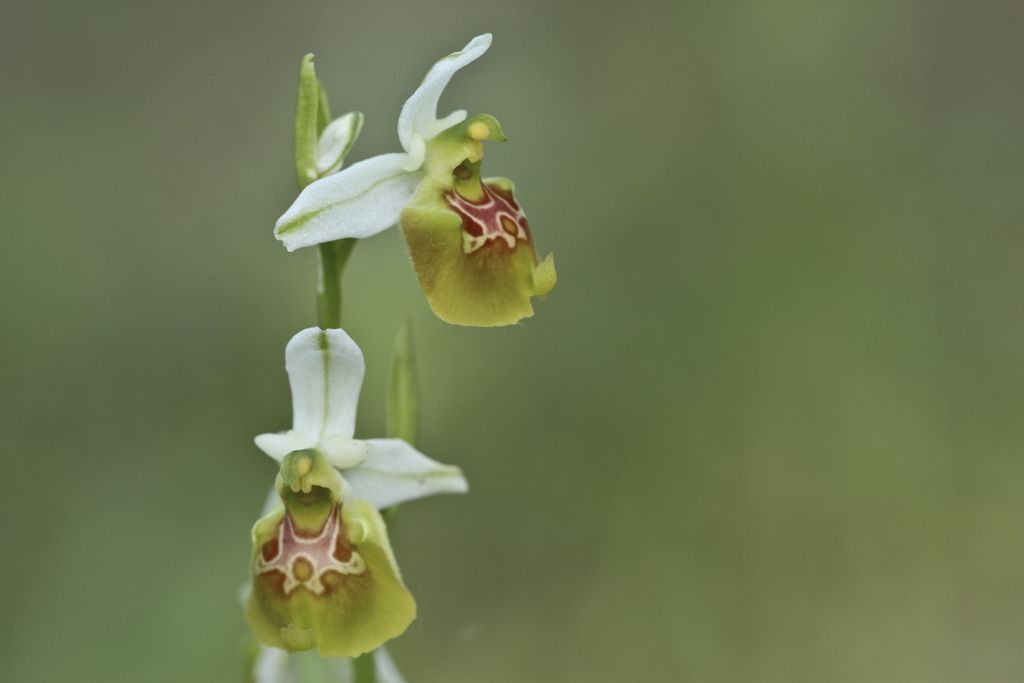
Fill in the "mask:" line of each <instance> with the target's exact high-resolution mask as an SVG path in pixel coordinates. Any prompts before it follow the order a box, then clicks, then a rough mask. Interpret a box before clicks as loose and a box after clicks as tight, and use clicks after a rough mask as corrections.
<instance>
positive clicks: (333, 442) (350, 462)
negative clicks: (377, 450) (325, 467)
mask: <svg viewBox="0 0 1024 683" xmlns="http://www.w3.org/2000/svg"><path fill="white" fill-rule="evenodd" d="M320 451H321V452H322V453H323V454H324V455H325V456H326V457H327V462H329V463H331V465H333V466H334V467H336V468H337V469H339V470H347V469H350V468H352V467H355V466H356V465H358V464H359V463H361V462H363V461H364V460H366V456H367V454H368V453H369V451H370V447H369V446H367V445H366V442H365V441H359V440H357V439H353V438H350V437H345V436H341V435H340V434H336V435H334V436H325V437H324V438H323V441H321V442H320Z"/></svg>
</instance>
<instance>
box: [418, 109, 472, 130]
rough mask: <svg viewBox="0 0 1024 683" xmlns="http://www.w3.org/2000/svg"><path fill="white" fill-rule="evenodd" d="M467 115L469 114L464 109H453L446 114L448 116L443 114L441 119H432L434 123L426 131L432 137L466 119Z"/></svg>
mask: <svg viewBox="0 0 1024 683" xmlns="http://www.w3.org/2000/svg"><path fill="white" fill-rule="evenodd" d="M467 116H469V114H468V113H467V112H466V110H465V109H458V110H456V111H453V112H452V113H451V114H448V116H445V117H444V118H442V119H438V120H437V121H434V125H433V126H431V127H430V130H429V131H427V133H428V134H429V135H430V137H434V136H435V135H437V134H438V133H440V132H441V131H442V130H447V129H449V128H451V127H452V126H454V125H455V124H457V123H462V122H463V121H465V120H466V117H467Z"/></svg>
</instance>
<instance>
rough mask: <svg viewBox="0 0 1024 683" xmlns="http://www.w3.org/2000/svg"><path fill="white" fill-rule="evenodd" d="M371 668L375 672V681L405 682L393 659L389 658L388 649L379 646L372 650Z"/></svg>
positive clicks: (387, 682) (381, 682) (379, 682)
mask: <svg viewBox="0 0 1024 683" xmlns="http://www.w3.org/2000/svg"><path fill="white" fill-rule="evenodd" d="M373 668H374V669H375V670H376V673H377V683H405V679H404V678H402V674H401V672H399V671H398V666H396V665H395V660H393V659H392V658H391V655H390V654H388V651H387V650H385V649H384V648H382V647H380V648H377V649H376V650H374V652H373Z"/></svg>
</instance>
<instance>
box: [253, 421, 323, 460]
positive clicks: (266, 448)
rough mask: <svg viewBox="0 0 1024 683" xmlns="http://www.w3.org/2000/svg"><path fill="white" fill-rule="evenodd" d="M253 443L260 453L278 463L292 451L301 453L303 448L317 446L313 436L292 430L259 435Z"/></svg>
mask: <svg viewBox="0 0 1024 683" xmlns="http://www.w3.org/2000/svg"><path fill="white" fill-rule="evenodd" d="M255 441H256V446H257V447H258V448H259V449H260V450H261V451H263V452H264V453H266V454H267V455H269V456H270V457H271V458H273V459H274V460H277V461H278V462H280V461H281V460H283V459H284V456H286V455H288V454H289V453H291V452H292V451H301V450H302V449H304V448H313V447H315V446H316V445H317V439H316V437H315V436H311V435H308V434H303V433H302V432H297V431H295V430H294V429H293V430H291V431H289V432H272V433H270V434H260V435H259V436H257V437H256V439H255Z"/></svg>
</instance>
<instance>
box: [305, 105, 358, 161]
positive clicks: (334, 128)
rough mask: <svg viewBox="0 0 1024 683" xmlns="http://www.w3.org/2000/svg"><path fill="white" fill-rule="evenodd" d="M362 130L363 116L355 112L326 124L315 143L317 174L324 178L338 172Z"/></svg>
mask: <svg viewBox="0 0 1024 683" xmlns="http://www.w3.org/2000/svg"><path fill="white" fill-rule="evenodd" d="M362 129H363V115H362V114H361V113H359V112H357V111H350V112H349V113H347V114H345V115H344V116H339V117H338V118H336V119H334V120H333V121H331V122H330V123H329V124H327V127H326V128H324V132H323V133H321V134H320V139H319V140H317V143H316V171H317V173H319V174H320V175H322V176H324V175H328V174H330V173H334V172H335V171H337V170H339V169H340V168H341V165H342V163H344V161H345V155H346V154H348V151H349V150H350V149H352V143H354V142H355V141H356V138H357V137H359V131H360V130H362Z"/></svg>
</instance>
